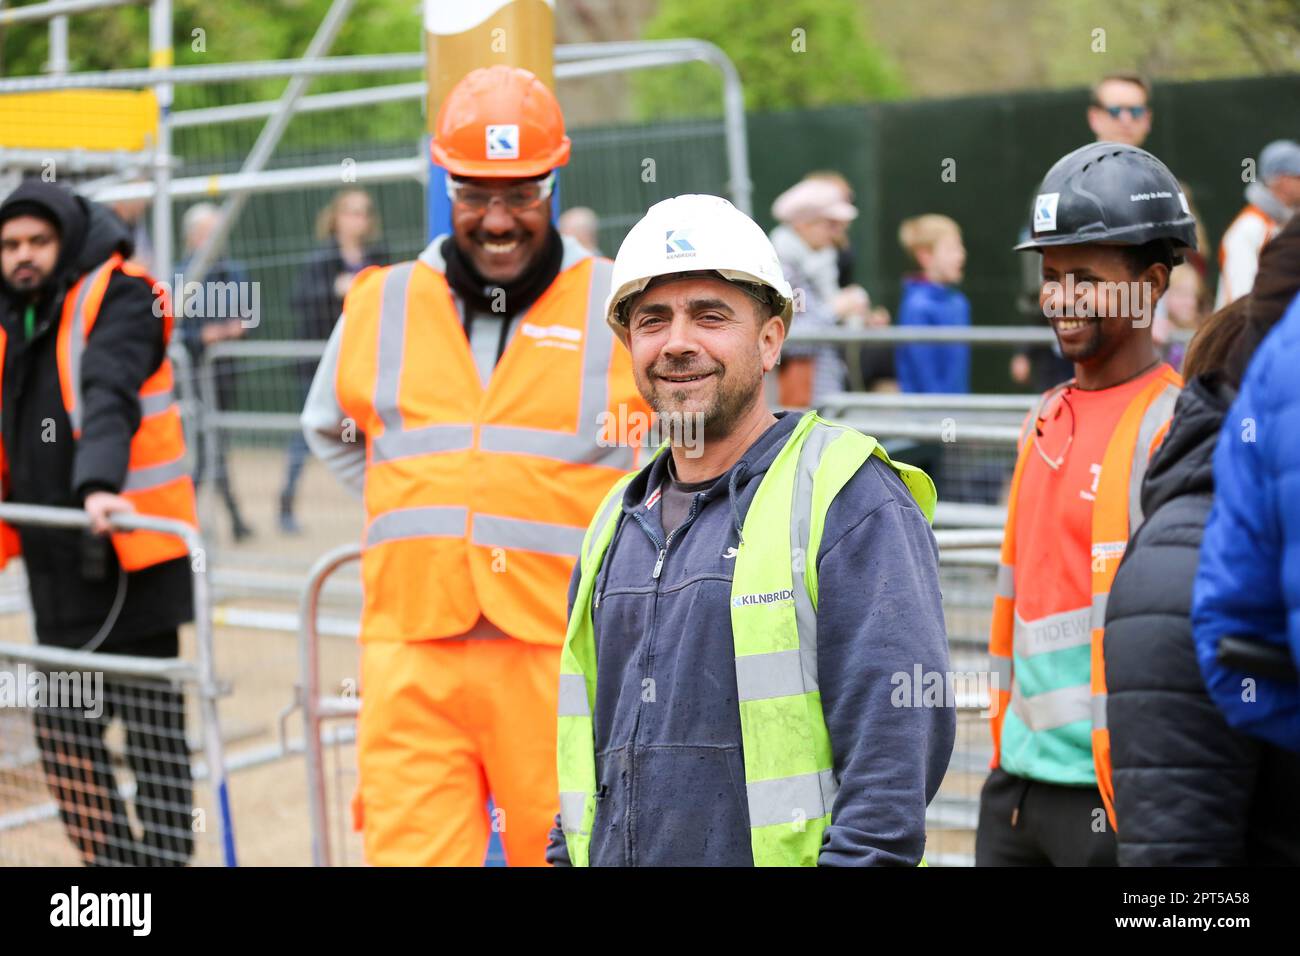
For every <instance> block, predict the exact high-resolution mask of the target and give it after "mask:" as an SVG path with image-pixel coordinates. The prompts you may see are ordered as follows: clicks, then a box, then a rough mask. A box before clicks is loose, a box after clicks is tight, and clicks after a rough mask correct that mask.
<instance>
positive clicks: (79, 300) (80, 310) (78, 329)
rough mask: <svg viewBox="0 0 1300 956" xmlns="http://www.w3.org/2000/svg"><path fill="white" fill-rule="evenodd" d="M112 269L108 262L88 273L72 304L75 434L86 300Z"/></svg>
mask: <svg viewBox="0 0 1300 956" xmlns="http://www.w3.org/2000/svg"><path fill="white" fill-rule="evenodd" d="M109 268H112V266H111V264H110V263H108V262H103V263H101V264H99V265H98V266H96V267H95V268H94V269H92V270H91V271H90V272H87V273H86V275H85V276H84V277H83V278H82V280H81V284H80V287H79V288H78V289H77V297H76V299H74V300H73V303H72V331H71V334H70V335H69V336H68V374H69V375H71V376H72V381H71V382H70V383H69V384H70V385H71V386H72V396H73V398H72V408H71V409H70V410H69V412H68V420H69V421H70V422H71V423H72V431H73V434H80V433H81V404H82V403H81V357H82V355H84V354H85V351H86V319H85V311H86V299H87V298H89V296H90V290H91V289H92V288H93V287H94V285H95V283H96V282H98V281H99V277H100V276H101V275H102V274H103V272H104V270H105V269H109Z"/></svg>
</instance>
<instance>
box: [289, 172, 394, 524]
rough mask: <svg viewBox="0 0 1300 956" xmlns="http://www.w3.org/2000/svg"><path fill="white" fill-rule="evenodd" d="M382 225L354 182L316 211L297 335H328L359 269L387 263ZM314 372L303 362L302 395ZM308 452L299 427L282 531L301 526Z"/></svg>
mask: <svg viewBox="0 0 1300 956" xmlns="http://www.w3.org/2000/svg"><path fill="white" fill-rule="evenodd" d="M380 228H381V227H380V222H379V216H378V214H377V213H376V212H375V206H374V202H373V201H372V200H371V198H370V194H369V193H367V192H366V191H365V190H364V189H359V188H356V187H352V188H349V189H340V190H339V191H338V192H336V193H335V194H334V197H333V198H332V199H331V200H330V201H329V203H328V204H327V205H326V206H325V207H324V208H322V209H321V211H320V212H319V213H318V214H317V216H316V239H317V241H318V242H319V243H320V247H319V248H318V249H316V251H315V252H313V253H312V255H311V258H310V259H308V260H307V264H306V265H305V266H304V267H303V270H302V272H301V273H299V275H298V280H297V282H296V283H295V284H294V289H293V295H292V298H291V299H290V306H291V308H292V309H293V312H294V315H295V316H296V318H297V320H298V328H297V331H296V333H295V336H294V337H295V338H297V339H302V340H307V341H313V342H316V341H324V340H326V339H328V338H329V337H330V333H331V332H333V331H334V322H335V320H336V319H337V318H338V317H339V313H340V312H342V311H343V297H344V296H345V295H347V291H348V289H349V288H350V287H351V285H352V280H353V279H354V278H356V275H357V273H359V272H360V271H361V270H362V269H365V268H367V267H369V266H382V265H385V264H386V263H387V262H388V253H387V251H386V250H385V249H384V248H383V247H382V245H380V242H379V236H380ZM315 373H316V363H315V362H303V363H301V364H300V365H299V378H300V384H301V388H302V397H303V398H304V399H305V398H306V395H307V390H308V388H310V387H311V380H312V376H313V375H315ZM307 455H308V448H307V441H306V439H305V438H304V437H303V435H302V434H301V433H300V432H295V433H294V436H293V438H292V439H291V440H290V442H289V456H288V462H287V469H286V471H285V476H284V487H283V489H282V490H281V491H280V530H281V531H282V532H283V533H284V534H298V533H299V532H300V531H301V528H300V527H299V526H298V519H297V518H296V517H295V515H294V501H295V499H296V498H297V492H298V479H299V478H300V477H301V475H302V469H303V467H304V466H305V465H306V463H307Z"/></svg>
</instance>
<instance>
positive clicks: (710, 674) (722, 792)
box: [547, 414, 956, 866]
mask: <svg viewBox="0 0 1300 956" xmlns="http://www.w3.org/2000/svg"><path fill="white" fill-rule="evenodd" d="M798 420H799V416H798V415H791V414H783V415H781V416H780V417H779V419H778V421H777V422H776V423H775V424H774V425H772V427H771V428H769V429H768V430H767V431H766V432H765V433H764V434H763V435H762V436H761V437H760V438H759V439H758V440H757V441H755V442H754V444H753V445H752V446H751V447H750V448H749V450H748V451H747V452H746V453H745V455H744V456H743V457H742V458H741V459H740V461H738V462H737V463H736V464H735V465H733V466H732V467H731V468H730V469H729V470H728V471H727V473H726V474H725V475H723V476H722V477H721V478H719V480H718V481H717V482H716V483H715V484H714V485H713V486H712V487H710V488H709V489H708V490H706V491H702V492H699V493H698V494H697V495H696V498H695V502H694V504H693V506H692V509H691V511H690V513H689V514H688V516H687V518H686V520H685V521H684V522H683V524H682V525H681V526H680V527H679V528H678V529H677V530H676V531H675V532H674V533H673V535H672V538H671V540H670V541H668V542H666V544H665V536H664V533H663V527H662V525H661V522H660V518H659V507H658V505H657V503H654V504H652V505H651V506H650V507H647V505H646V501H647V499H651V498H652V496H653V492H654V491H655V490H656V489H658V488H659V487H660V486H661V485H662V484H663V483H664V482H665V481H666V480H667V455H666V454H665V455H660V456H659V457H658V458H656V459H655V460H654V461H653V462H651V463H650V465H648V466H647V467H646V468H645V469H643V470H642V472H641V473H640V474H638V475H637V477H636V478H635V479H633V481H632V482H631V484H629V485H628V487H627V490H626V493H625V494H624V497H623V514H622V517H621V519H620V522H619V526H618V528H617V530H616V531H615V534H614V538H613V540H612V541H611V543H610V548H609V551H608V552H607V553H606V556H605V561H604V564H603V566H602V568H601V572H600V576H599V578H598V580H597V584H596V593H597V598H596V602H597V605H598V606H596V607H594V609H593V614H592V617H593V623H594V626H595V637H596V648H597V668H598V674H597V690H596V706H595V708H594V710H593V718H594V726H595V747H596V776H597V781H596V783H597V803H596V816H595V820H594V823H593V830H592V838H591V852H590V860H591V864H592V865H593V866H674V865H676V866H682V865H685V866H750V865H752V864H753V856H752V851H751V848H750V835H749V811H748V807H747V803H746V797H745V769H744V757H743V752H742V747H741V735H740V716H739V708H738V705H737V701H736V697H737V693H736V673H735V655H734V650H733V645H732V635H731V612H730V593H731V578H732V571H733V569H734V567H735V560H734V556H735V548H736V546H737V545H738V543H739V535H738V531H739V529H740V528H741V526H742V525H743V522H744V519H745V514H746V513H747V511H748V509H749V505H750V503H751V502H752V501H753V499H754V494H755V493H756V492H757V490H758V486H759V483H760V481H761V480H762V478H763V475H764V474H765V473H766V471H767V469H768V467H769V466H770V465H771V463H772V461H773V460H774V459H775V458H776V455H777V453H778V452H779V451H780V450H781V448H782V447H783V446H784V445H785V442H786V440H787V439H788V438H789V436H790V433H791V432H792V431H793V430H794V427H795V425H796V424H797V423H798ZM825 527H826V530H825V534H824V537H823V539H822V543H821V548H820V550H819V552H818V555H817V562H818V564H817V569H818V578H819V605H818V610H817V654H818V672H819V673H818V683H819V685H820V688H821V696H822V709H823V711H824V714H825V720H826V725H827V728H828V730H829V731H830V739H831V751H832V754H833V757H834V770H835V775H836V778H837V779H838V781H839V793H838V796H837V797H836V800H835V804H834V806H833V807H832V809H831V824H830V826H829V827H828V828H827V830H826V833H825V837H824V842H823V845H822V851H821V856H820V860H819V862H820V864H821V865H839V866H865V865H890V864H892V865H903V866H914V865H915V864H916V863H917V862H919V860H920V859H921V854H922V852H923V851H924V848H925V809H926V806H927V804H928V803H929V801H930V800H931V798H933V796H934V794H935V792H936V791H937V790H938V789H939V783H940V781H941V780H942V779H943V775H944V772H945V770H946V769H947V766H948V759H949V757H950V756H951V753H952V747H953V738H954V736H955V733H956V711H955V710H954V709H953V708H952V707H950V706H939V707H914V706H903V707H896V706H894V704H893V702H892V700H893V699H897V698H898V697H899V695H898V693H897V689H898V688H899V687H900V686H902V685H901V684H900V681H911V680H913V679H914V676H915V673H916V668H917V667H919V668H920V669H921V671H922V673H930V672H937V673H946V672H947V671H948V644H947V638H946V635H945V630H944V618H943V609H942V606H941V603H940V594H939V579H938V551H937V548H936V546H935V541H934V536H933V534H931V532H930V527H929V525H928V524H927V523H926V520H925V517H924V516H923V515H922V514H921V510H920V508H919V507H918V506H917V505H916V502H915V501H914V500H913V499H912V496H911V494H910V493H909V492H908V490H907V488H906V487H905V486H904V485H903V483H902V481H901V480H899V478H898V477H897V475H895V474H894V472H893V471H892V470H891V469H890V468H889V466H888V465H886V464H884V463H883V462H882V461H880V460H879V459H878V458H875V457H873V458H872V459H871V460H870V461H868V462H867V464H866V465H864V466H863V467H862V468H861V469H860V470H859V471H858V473H857V474H856V475H855V476H854V477H853V478H852V479H851V480H850V481H849V483H848V484H847V485H845V487H844V488H843V489H842V490H841V492H840V494H839V495H838V496H837V497H836V498H835V501H834V502H833V503H832V505H831V507H830V510H829V513H828V515H827V520H826V526H825ZM665 548H666V552H665V554H664V557H663V564H662V567H661V569H660V572H659V575H658V577H657V578H656V577H655V576H654V569H655V565H656V562H657V560H658V557H659V552H660V551H661V550H664V549H665ZM577 581H578V570H577V569H576V568H575V570H574V578H573V582H572V585H571V587H570V592H569V603H570V606H572V603H573V597H574V594H575V592H576V588H577ZM898 675H905V676H904V677H901V678H900V677H899V676H898ZM905 696H906V698H907V699H908V700H911V695H910V694H908V695H905ZM557 823H558V821H557ZM547 858H548V860H550V861H551V862H553V863H560V864H564V863H567V862H568V853H567V850H566V848H565V845H564V838H563V834H562V833H561V832H560V831H559V829H558V826H557V829H555V830H552V832H551V846H550V848H549V849H548V853H547Z"/></svg>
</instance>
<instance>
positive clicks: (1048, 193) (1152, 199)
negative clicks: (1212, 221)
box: [1016, 143, 1196, 256]
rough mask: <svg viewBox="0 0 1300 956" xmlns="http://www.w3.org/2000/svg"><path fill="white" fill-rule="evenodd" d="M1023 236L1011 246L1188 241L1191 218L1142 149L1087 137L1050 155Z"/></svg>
mask: <svg viewBox="0 0 1300 956" xmlns="http://www.w3.org/2000/svg"><path fill="white" fill-rule="evenodd" d="M1030 230H1031V232H1030V239H1029V241H1028V242H1022V243H1021V244H1020V245H1018V246H1016V251H1017V252H1020V251H1022V250H1026V249H1042V248H1043V247H1044V246H1072V245H1078V244H1080V243H1092V242H1097V243H1109V244H1112V245H1122V246H1140V245H1143V244H1144V243H1147V242H1151V241H1152V240H1154V239H1166V240H1168V241H1169V243H1170V245H1171V247H1172V250H1173V252H1174V253H1175V256H1177V253H1178V251H1179V250H1180V248H1188V249H1195V248H1196V219H1195V218H1194V217H1193V216H1192V213H1191V210H1190V209H1189V208H1188V206H1187V197H1186V196H1184V195H1183V189H1182V186H1181V185H1179V182H1178V180H1177V178H1175V176H1174V174H1173V173H1171V172H1170V171H1169V167H1168V166H1166V165H1165V164H1164V163H1162V162H1161V161H1160V160H1158V159H1156V158H1155V157H1154V156H1152V155H1151V154H1150V153H1148V152H1147V151H1146V150H1144V149H1139V148H1138V147H1136V146H1127V145H1125V144H1123V143H1090V144H1088V145H1087V146H1084V147H1081V148H1080V149H1076V150H1075V151H1074V152H1072V153H1070V154H1068V155H1066V156H1063V157H1061V159H1059V160H1057V161H1056V165H1054V166H1053V167H1052V168H1051V169H1049V170H1048V171H1047V175H1046V176H1044V177H1043V183H1042V185H1041V186H1039V187H1038V196H1037V197H1036V198H1035V199H1034V211H1033V217H1032V221H1031V222H1030Z"/></svg>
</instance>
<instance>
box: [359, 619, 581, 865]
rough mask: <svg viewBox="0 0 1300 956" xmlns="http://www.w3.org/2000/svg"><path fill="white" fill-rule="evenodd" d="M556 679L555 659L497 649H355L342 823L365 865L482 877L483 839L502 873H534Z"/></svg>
mask: <svg viewBox="0 0 1300 956" xmlns="http://www.w3.org/2000/svg"><path fill="white" fill-rule="evenodd" d="M559 673H560V648H558V647H548V646H544V645H540V644H529V643H526V642H524V641H519V640H514V639H511V638H507V637H501V638H497V639H490V638H489V639H478V638H443V639H440V640H431V641H410V642H405V641H404V642H386V641H385V642H380V641H374V642H368V643H363V644H362V645H361V716H360V720H359V725H358V737H357V761H358V764H359V768H360V778H361V780H360V785H359V786H358V788H357V793H356V797H355V798H354V800H353V822H354V824H355V826H356V828H357V829H359V830H361V831H362V832H363V833H364V835H365V856H366V861H367V862H368V863H370V864H372V865H375V866H482V864H483V859H484V857H485V856H486V854H487V846H488V840H489V837H490V834H491V831H492V830H493V829H495V830H497V831H498V832H499V834H500V836H501V842H502V844H503V845H504V847H505V855H506V862H507V863H508V864H509V865H511V866H543V865H545V853H546V843H547V835H548V833H549V831H550V828H551V826H552V825H553V823H554V820H555V813H556V807H557V806H558V804H559V797H558V792H559V788H558V786H557V783H556V771H555V727H556V720H557V718H556V710H557V695H558V692H559ZM489 795H490V796H491V797H492V801H493V804H494V809H493V812H492V817H491V818H489V816H488V809H487V800H488V796H489Z"/></svg>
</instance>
